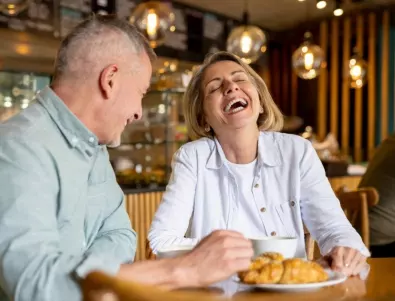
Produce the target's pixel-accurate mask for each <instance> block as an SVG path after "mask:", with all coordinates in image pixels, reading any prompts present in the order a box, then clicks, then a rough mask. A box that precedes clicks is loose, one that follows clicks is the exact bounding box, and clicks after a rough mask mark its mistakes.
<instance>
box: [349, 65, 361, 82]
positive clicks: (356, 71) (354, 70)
mask: <svg viewBox="0 0 395 301" xmlns="http://www.w3.org/2000/svg"><path fill="white" fill-rule="evenodd" d="M361 74H362V68H361V66H358V65H355V66H352V67H351V69H350V75H351V78H352V79H353V80H356V79H358V78H359V77H360V76H361Z"/></svg>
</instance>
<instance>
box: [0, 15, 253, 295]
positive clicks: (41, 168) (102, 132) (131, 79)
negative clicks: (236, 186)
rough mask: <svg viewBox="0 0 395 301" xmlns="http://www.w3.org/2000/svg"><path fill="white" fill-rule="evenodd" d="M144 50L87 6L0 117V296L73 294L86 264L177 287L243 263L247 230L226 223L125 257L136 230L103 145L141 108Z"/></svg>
mask: <svg viewBox="0 0 395 301" xmlns="http://www.w3.org/2000/svg"><path fill="white" fill-rule="evenodd" d="M154 57H155V54H154V53H153V51H152V50H151V49H150V48H149V46H148V44H147V42H146V41H145V40H144V38H143V37H142V36H141V35H140V34H139V33H138V31H137V30H136V29H135V27H133V26H131V25H130V24H128V23H127V22H123V21H120V20H117V19H115V18H113V17H94V18H92V19H91V20H88V21H86V22H83V23H82V24H81V25H79V26H78V27H77V28H75V30H74V31H73V32H72V33H71V34H70V35H69V36H68V37H67V38H66V39H65V40H64V41H63V42H62V44H61V46H60V49H59V53H58V57H57V60H56V64H55V74H54V80H53V83H52V85H51V87H47V88H45V89H44V90H43V91H41V92H40V93H39V95H38V96H37V102H36V103H34V104H32V105H31V106H30V107H29V108H27V109H26V110H25V111H23V112H22V113H21V114H19V115H17V116H16V117H14V118H12V119H10V120H9V121H7V122H5V123H4V124H2V125H0V190H1V193H0V233H1V234H0V267H1V268H0V300H11V299H12V300H29V301H35V300H40V301H45V300H78V299H80V298H81V293H80V290H79V287H78V284H77V283H78V278H81V277H84V276H86V275H87V273H89V272H90V271H93V270H102V271H104V272H107V273H110V274H113V275H118V276H119V277H122V278H124V279H127V280H132V281H140V282H142V283H147V284H153V285H161V286H165V287H167V288H178V287H186V286H202V285H207V284H210V283H213V282H216V281H219V280H222V279H225V278H227V277H229V276H230V275H232V274H233V273H235V272H236V271H239V270H242V269H245V268H247V267H248V264H249V258H250V257H251V256H252V248H251V245H250V243H249V241H248V240H246V239H245V238H243V237H242V236H241V235H240V234H238V233H234V232H227V231H225V232H215V233H213V234H212V235H210V236H208V237H207V238H206V239H204V240H203V241H201V243H200V244H199V245H198V246H197V247H196V248H195V250H194V251H192V252H191V253H190V254H188V255H186V256H183V257H180V258H175V259H166V260H157V261H150V262H138V263H133V264H132V263H131V262H132V261H133V258H134V254H135V250H136V235H135V232H134V231H133V230H132V229H131V227H130V221H129V218H128V216H127V214H126V212H125V209H124V204H123V193H122V191H121V189H120V188H119V186H118V185H117V183H116V179H115V176H114V172H113V171H112V169H111V165H110V164H109V160H108V153H107V150H106V145H107V146H117V145H119V143H120V136H121V133H122V131H123V129H124V127H125V125H126V124H128V123H131V122H133V120H136V119H139V118H141V99H142V97H143V95H144V93H146V91H147V89H148V87H149V84H150V77H151V72H152V70H151V68H152V67H151V60H152V59H153V58H154Z"/></svg>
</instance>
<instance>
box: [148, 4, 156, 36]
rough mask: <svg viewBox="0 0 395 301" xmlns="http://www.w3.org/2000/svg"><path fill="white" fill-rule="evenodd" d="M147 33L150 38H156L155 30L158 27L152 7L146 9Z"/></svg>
mask: <svg viewBox="0 0 395 301" xmlns="http://www.w3.org/2000/svg"><path fill="white" fill-rule="evenodd" d="M146 22H147V34H148V36H149V37H150V38H151V39H156V32H157V27H158V15H157V14H156V13H155V11H154V10H153V9H150V10H149V11H148V15H147V21H146Z"/></svg>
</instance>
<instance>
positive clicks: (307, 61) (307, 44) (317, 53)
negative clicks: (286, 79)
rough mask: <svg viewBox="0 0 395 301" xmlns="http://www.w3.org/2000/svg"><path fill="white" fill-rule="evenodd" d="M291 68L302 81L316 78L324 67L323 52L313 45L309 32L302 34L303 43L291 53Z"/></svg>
mask: <svg viewBox="0 0 395 301" xmlns="http://www.w3.org/2000/svg"><path fill="white" fill-rule="evenodd" d="M292 67H293V69H294V71H295V73H296V74H297V75H298V76H299V77H300V78H303V79H313V78H315V77H317V76H318V75H319V74H320V71H321V68H325V67H326V62H325V55H324V52H323V51H322V49H321V47H319V46H318V45H315V44H314V43H313V35H312V34H311V33H310V32H306V33H305V34H304V42H303V43H302V44H301V45H300V46H299V48H298V49H296V50H295V52H294V53H293V55H292Z"/></svg>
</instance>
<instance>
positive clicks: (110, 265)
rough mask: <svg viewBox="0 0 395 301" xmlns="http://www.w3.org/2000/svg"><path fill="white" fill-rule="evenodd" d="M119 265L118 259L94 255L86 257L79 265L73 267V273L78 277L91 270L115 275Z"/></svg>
mask: <svg viewBox="0 0 395 301" xmlns="http://www.w3.org/2000/svg"><path fill="white" fill-rule="evenodd" d="M120 267H121V263H120V262H119V261H116V260H113V259H111V258H103V257H98V256H94V255H89V256H88V257H86V258H85V259H84V260H83V261H82V262H81V263H80V265H79V266H78V267H77V268H76V269H75V273H76V275H77V277H79V278H85V277H86V276H87V275H88V274H89V273H91V272H93V271H101V272H103V273H106V274H109V275H112V276H115V275H116V274H117V273H118V271H119V269H120Z"/></svg>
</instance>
